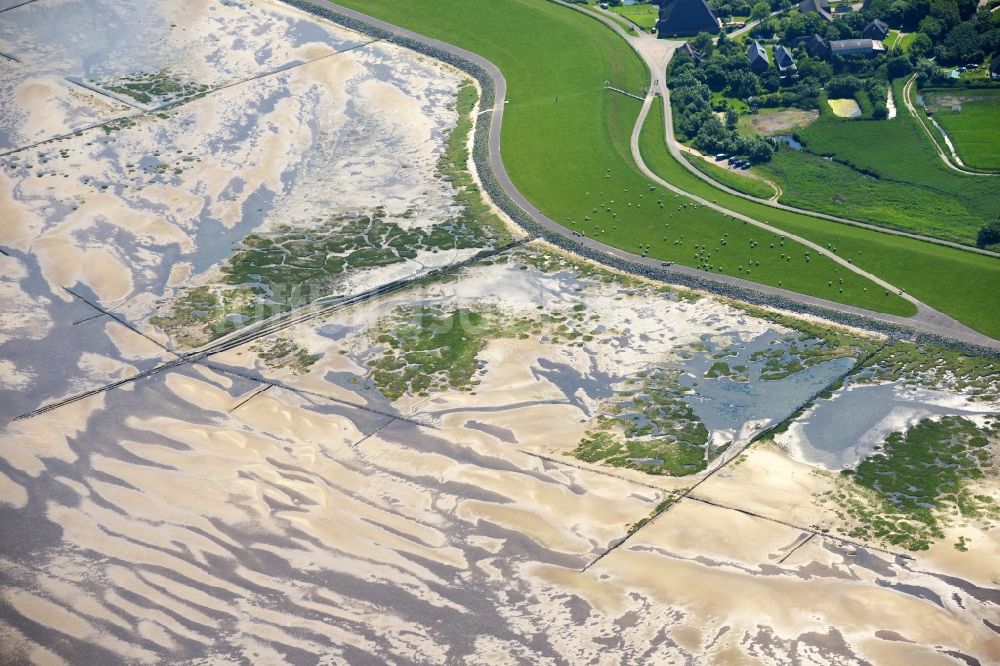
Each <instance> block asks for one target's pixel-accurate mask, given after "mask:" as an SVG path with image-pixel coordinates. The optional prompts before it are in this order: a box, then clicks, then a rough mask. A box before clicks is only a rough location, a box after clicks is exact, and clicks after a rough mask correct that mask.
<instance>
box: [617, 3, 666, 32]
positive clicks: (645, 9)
mask: <svg viewBox="0 0 1000 666" xmlns="http://www.w3.org/2000/svg"><path fill="white" fill-rule="evenodd" d="M611 11H613V12H615V13H616V14H620V15H621V16H623V17H625V18H627V19H628V20H629V21H632V22H633V23H635V24H636V25H637V26H639V27H640V28H643V29H645V30H646V32H649V29H650V28H652V27H654V26H655V25H656V21H657V20H658V19H659V18H660V8H659V7H658V6H655V5H631V6H629V7H612V8H611Z"/></svg>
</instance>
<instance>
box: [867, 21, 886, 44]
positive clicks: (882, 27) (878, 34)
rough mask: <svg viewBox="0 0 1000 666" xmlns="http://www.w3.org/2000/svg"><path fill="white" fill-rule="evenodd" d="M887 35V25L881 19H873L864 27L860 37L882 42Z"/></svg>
mask: <svg viewBox="0 0 1000 666" xmlns="http://www.w3.org/2000/svg"><path fill="white" fill-rule="evenodd" d="M888 34H889V24H888V23H886V22H885V21H882V20H881V19H875V20H874V21H872V22H871V23H869V24H868V25H866V26H865V29H864V30H862V31H861V36H862V37H864V38H865V39H877V40H879V41H882V40H883V39H885V38H886V36H887V35H888Z"/></svg>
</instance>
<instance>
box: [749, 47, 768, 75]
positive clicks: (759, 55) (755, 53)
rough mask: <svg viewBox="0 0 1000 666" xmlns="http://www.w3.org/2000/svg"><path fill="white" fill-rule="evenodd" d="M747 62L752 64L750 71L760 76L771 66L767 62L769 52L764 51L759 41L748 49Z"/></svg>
mask: <svg viewBox="0 0 1000 666" xmlns="http://www.w3.org/2000/svg"><path fill="white" fill-rule="evenodd" d="M747 60H748V61H749V62H750V69H752V70H753V71H755V72H757V73H758V74H759V73H761V72H763V71H765V70H767V68H768V67H770V66H771V63H770V62H768V60H767V51H765V50H764V47H763V46H761V45H760V42H758V41H754V42H753V43H751V44H750V48H748V49H747Z"/></svg>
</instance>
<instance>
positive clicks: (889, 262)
mask: <svg viewBox="0 0 1000 666" xmlns="http://www.w3.org/2000/svg"><path fill="white" fill-rule="evenodd" d="M341 2H342V4H346V5H349V6H351V7H353V8H356V9H358V10H360V11H363V12H366V13H369V14H372V15H375V16H378V17H379V18H383V19H386V20H389V21H391V22H393V23H396V24H398V25H403V26H405V27H408V28H410V29H412V30H415V31H417V32H421V33H423V34H426V35H428V36H431V37H435V38H438V39H442V40H445V41H448V42H450V43H453V44H457V45H459V46H461V47H463V48H466V49H469V50H471V51H473V52H476V53H479V54H481V55H483V56H484V57H486V58H488V59H490V60H491V61H492V62H494V63H495V64H497V65H498V66H499V67H500V68H501V70H503V72H504V75H505V77H506V79H507V84H508V98H509V100H510V103H509V104H508V105H507V107H506V111H505V114H504V131H503V138H502V141H501V144H502V145H501V148H502V151H503V156H504V163H505V165H506V167H507V170H508V172H509V173H510V176H511V178H512V179H513V181H514V183H515V184H516V185H517V187H518V188H519V189H520V190H521V192H522V193H524V195H525V196H527V197H528V198H529V200H531V201H532V202H534V203H535V204H536V205H537V206H538V208H539V210H541V211H542V212H544V213H545V214H547V215H549V216H550V217H552V218H553V219H555V220H558V221H560V222H561V223H563V224H565V225H566V226H567V227H569V228H571V229H577V230H580V231H583V232H586V233H587V234H588V235H595V236H597V237H598V238H600V240H602V241H604V242H606V243H608V244H610V245H614V246H616V247H620V248H623V249H626V250H629V251H633V252H638V251H642V250H646V248H645V247H644V246H645V245H646V244H648V245H649V246H650V247H649V248H648V254H649V256H651V257H656V258H659V259H663V260H666V261H675V262H677V263H680V264H684V265H688V266H703V265H705V264H706V263H708V264H711V266H712V270H713V271H714V272H722V273H726V274H731V275H738V276H741V277H746V278H747V279H750V280H753V281H756V282H761V283H764V284H770V285H775V286H779V285H780V286H782V287H785V288H788V289H792V290H795V291H799V292H801V293H806V294H813V295H817V296H822V297H824V298H829V299H831V300H836V301H839V302H843V303H849V304H852V305H858V306H860V307H864V308H868V309H872V310H877V311H882V312H889V313H894V314H900V315H904V316H906V315H910V314H912V313H913V311H914V308H913V306H912V305H911V304H909V303H908V302H906V301H904V300H903V299H900V298H898V297H897V296H895V295H889V296H886V295H884V293H883V290H882V289H880V288H878V287H877V286H875V285H873V284H872V283H871V282H869V281H867V280H865V279H863V278H861V277H859V276H856V275H853V274H851V275H850V277H847V275H846V272H845V271H844V270H843V269H840V268H839V267H837V266H836V265H835V264H834V263H833V262H829V261H827V260H825V259H824V258H823V257H821V256H814V257H812V259H811V261H810V262H808V263H807V262H805V261H804V254H805V248H803V247H801V246H798V245H795V244H792V243H790V242H788V241H785V245H784V246H781V245H780V242H781V241H780V238H778V237H777V236H772V235H771V234H768V233H765V232H762V231H760V230H758V229H755V228H754V227H752V226H749V225H743V224H742V223H738V222H736V221H734V220H732V219H730V218H727V217H725V216H723V215H721V214H719V213H716V212H714V211H712V210H710V209H708V208H705V207H695V205H694V204H693V202H691V201H690V200H687V199H685V198H684V197H679V196H674V195H673V194H669V193H663V192H662V191H656V189H655V188H654V189H653V190H650V187H651V184H650V183H649V182H648V180H647V179H646V178H644V177H643V176H642V174H641V173H640V172H639V171H638V170H637V168H636V167H635V165H634V163H633V162H632V160H631V155H630V151H629V145H628V144H629V136H630V133H631V128H632V125H633V124H634V121H635V118H636V116H637V114H638V112H639V109H640V106H641V103H640V102H639V101H638V100H635V99H632V98H629V97H626V96H624V95H618V94H614V93H609V92H607V91H605V90H604V89H603V82H604V81H605V80H610V81H611V82H612V83H613V84H614V85H617V86H619V87H623V88H625V89H629V90H639V89H641V88H642V87H643V86H644V85H645V84H646V82H647V75H646V73H645V71H644V67H643V66H642V63H641V62H639V60H638V58H637V57H636V56H635V55H634V54H633V53H632V52H631V50H630V49H629V48H628V47H627V46H626V45H625V44H624V43H622V41H621V40H620V39H619V38H618V37H617V36H616V35H615V34H614V33H613V32H612V31H610V30H608V29H607V28H606V27H605V26H603V25H602V24H600V23H599V22H598V21H596V20H594V19H592V18H588V17H587V16H585V15H583V14H581V13H579V12H574V11H572V10H569V9H567V8H565V7H562V6H559V5H557V4H555V3H549V2H546V1H544V0H493V1H491V2H475V3H470V2H466V1H465V0H436V1H433V2H432V1H430V0H422V1H413V2H406V3H400V2H396V1H395V0H341ZM483 25H490V26H492V27H493V29H491V30H489V31H484V30H482V26H483ZM498 36H502V38H498ZM540 63H544V64H545V66H544V67H541V66H539V64H540ZM556 97H558V98H559V99H558V102H557V101H556V99H555V98H556ZM567 102H572V104H568V103H567ZM656 104H657V106H656V107H655V108H654V110H653V111H652V112H651V119H650V121H649V122H648V123H647V126H646V128H645V130H644V132H643V154H644V155H645V156H646V159H647V162H648V163H649V165H650V167H651V168H653V169H654V170H656V171H657V173H659V174H660V175H661V176H662V177H663V178H664V179H665V180H667V181H668V182H671V183H674V184H676V185H677V186H678V187H681V188H684V189H685V190H687V191H689V192H692V193H696V194H698V195H700V196H703V197H705V198H707V199H709V200H712V199H715V200H717V201H718V202H719V203H720V204H723V205H725V206H726V207H728V208H731V209H733V210H736V211H739V212H742V213H744V214H748V215H750V216H752V217H754V218H756V219H760V220H762V221H765V222H768V223H771V224H774V225H776V226H780V227H782V228H784V229H786V230H787V231H789V232H794V233H797V234H802V235H804V236H807V237H810V239H812V240H815V241H817V242H820V243H824V244H827V243H829V244H830V245H831V246H834V247H837V248H838V251H839V252H841V253H845V252H850V253H851V258H852V260H853V261H854V263H855V264H858V265H860V266H862V267H863V268H865V269H867V270H869V271H872V272H874V273H877V274H879V275H881V276H882V277H884V278H885V279H887V280H889V281H890V282H893V283H894V284H896V285H898V286H899V287H900V288H903V289H907V290H909V291H910V292H911V293H913V294H914V295H915V296H916V297H917V298H920V299H921V300H923V301H924V302H926V303H928V305H931V306H932V307H934V308H937V309H939V310H941V311H943V312H945V313H947V314H949V315H951V316H953V317H956V318H958V319H960V320H962V321H964V322H965V323H967V324H968V325H970V326H972V327H974V328H976V329H977V330H980V331H982V332H984V333H987V334H990V335H993V336H1000V312H998V311H997V308H991V307H986V304H985V303H984V302H983V294H984V293H985V292H988V291H989V290H990V289H991V288H992V289H994V291H995V288H996V287H997V286H1000V261H997V260H995V259H992V258H989V257H984V256H981V255H975V254H972V253H966V252H963V251H961V250H955V249H951V248H946V247H940V246H935V245H931V244H928V243H923V242H920V241H915V240H911V239H905V238H899V237H895V236H889V235H886V234H880V233H878V232H872V231H869V230H865V229H859V228H854V227H849V226H847V225H839V224H836V223H832V222H827V221H824V220H818V219H815V218H811V217H808V216H803V215H798V214H795V213H790V212H785V211H780V210H776V209H774V208H771V207H768V206H765V205H763V204H755V203H753V202H749V201H746V200H744V199H741V198H739V197H735V196H732V195H727V194H726V193H724V192H721V191H719V190H717V189H715V188H714V187H712V186H711V185H709V184H708V183H705V182H703V181H701V180H700V179H698V178H696V177H695V176H694V175H693V174H690V173H689V172H688V171H686V170H685V169H684V168H683V167H682V166H681V165H680V164H679V163H677V162H676V161H675V160H674V159H673V158H672V157H671V156H670V155H669V153H667V151H666V149H665V148H664V144H663V127H662V125H663V123H662V121H661V119H662V107H660V104H661V102H659V101H657V102H656ZM581 137H586V140H581ZM925 141H926V139H925ZM626 190H627V191H626ZM588 193H589V194H588ZM639 195H642V196H641V197H640V196H639ZM658 202H662V203H663V208H660V206H659V203H658ZM601 204H603V205H601ZM629 204H631V205H629ZM685 204H686V207H685ZM608 208H611V209H612V211H613V212H612V213H608V212H607V209H608ZM594 209H597V210H598V211H599V212H598V213H594V212H593V211H594ZM587 217H591V218H592V219H591V220H586V218H587ZM668 225H669V226H668ZM726 234H728V236H726ZM682 236H683V238H682ZM664 238H666V239H667V240H663V239H664ZM721 240H726V241H727V243H726V245H725V246H723V245H721V243H720V241H721ZM751 240H753V241H754V246H755V247H753V248H751V244H750V241H751ZM771 243H774V244H775V249H774V250H773V251H772V249H771V248H770V244H771ZM640 244H642V245H643V247H642V248H640ZM701 246H704V247H701ZM716 252H718V254H714V253H716ZM858 252H861V253H862V254H860V255H859V254H858ZM781 254H785V255H786V257H788V258H787V259H786V260H782V259H781V257H780V255H781ZM696 255H697V256H696ZM708 255H711V256H708ZM844 256H847V255H844ZM751 261H753V262H754V264H753V265H751V264H750V262H751ZM758 261H759V262H760V265H759V266H758V265H757V263H756V262H758ZM720 269H721V270H720ZM841 278H846V280H845V281H846V283H847V284H845V285H840V284H839V279H841ZM830 283H832V284H833V285H835V286H831V284H830ZM841 288H843V290H844V291H843V293H840V291H839V290H840V289H841Z"/></svg>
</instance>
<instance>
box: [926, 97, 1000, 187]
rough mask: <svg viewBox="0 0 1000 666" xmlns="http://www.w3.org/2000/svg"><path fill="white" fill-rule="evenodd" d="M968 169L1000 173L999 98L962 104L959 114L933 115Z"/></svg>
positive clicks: (945, 112) (941, 112)
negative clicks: (998, 171) (997, 171)
mask: <svg viewBox="0 0 1000 666" xmlns="http://www.w3.org/2000/svg"><path fill="white" fill-rule="evenodd" d="M934 118H936V119H937V121H938V122H939V123H941V126H942V127H944V129H945V131H946V132H948V137H949V138H950V139H951V142H952V143H953V144H954V146H955V150H957V151H958V155H959V157H961V158H962V162H964V163H965V164H966V165H967V166H970V167H973V168H976V169H1000V94H998V95H997V97H996V98H994V99H979V100H968V101H963V102H962V110H961V111H960V112H958V113H954V112H952V111H947V110H941V111H938V112H937V113H935V114H934Z"/></svg>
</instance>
